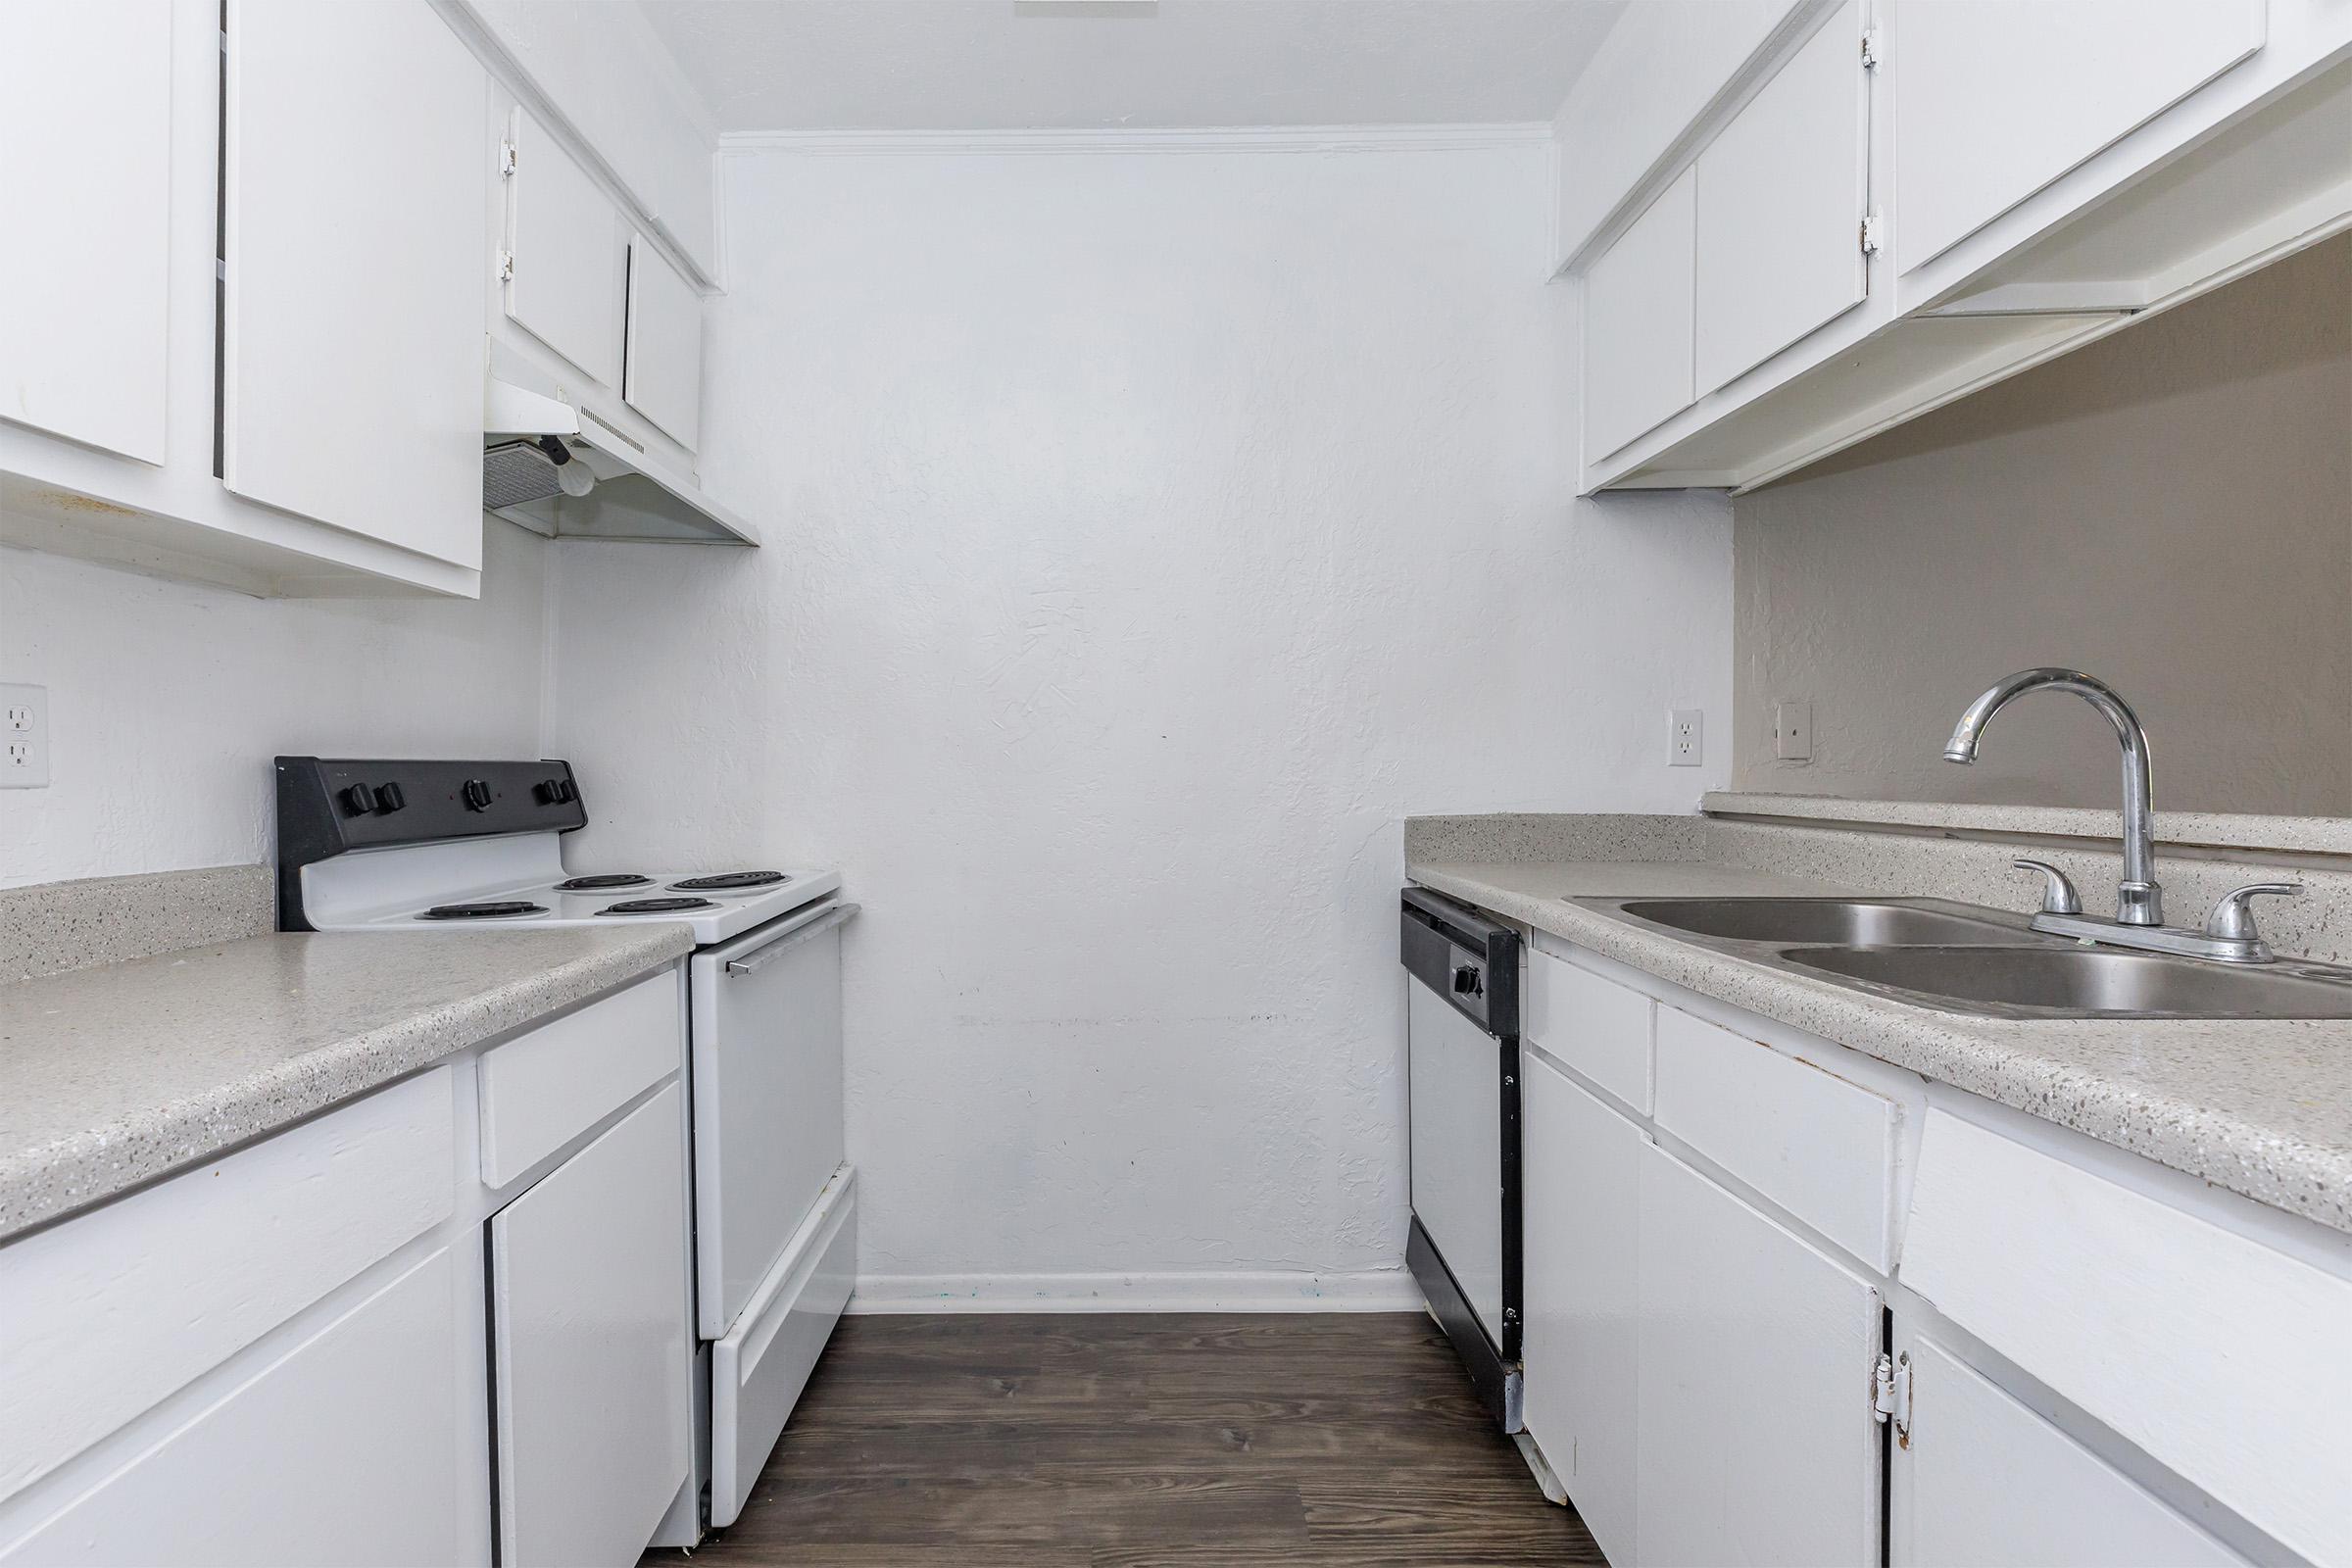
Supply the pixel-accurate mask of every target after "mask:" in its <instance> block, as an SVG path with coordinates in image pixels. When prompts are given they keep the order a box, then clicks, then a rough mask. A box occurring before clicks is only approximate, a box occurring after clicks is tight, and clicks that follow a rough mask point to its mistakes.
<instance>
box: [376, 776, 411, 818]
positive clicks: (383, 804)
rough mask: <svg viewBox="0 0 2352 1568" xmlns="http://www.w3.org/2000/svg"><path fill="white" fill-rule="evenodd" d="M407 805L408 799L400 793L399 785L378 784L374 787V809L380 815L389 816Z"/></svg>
mask: <svg viewBox="0 0 2352 1568" xmlns="http://www.w3.org/2000/svg"><path fill="white" fill-rule="evenodd" d="M408 804H409V798H408V796H407V795H405V794H403V793H402V792H401V788H400V786H399V785H397V784H378V785H377V786H376V787H375V809H376V810H377V811H378V812H379V813H381V814H382V815H385V816H390V815H391V814H392V813H393V812H394V811H397V810H399V809H401V808H402V807H404V806H406V805H408Z"/></svg>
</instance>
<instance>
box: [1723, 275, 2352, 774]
mask: <svg viewBox="0 0 2352 1568" xmlns="http://www.w3.org/2000/svg"><path fill="white" fill-rule="evenodd" d="M1734 516H1735V517H1736V519H1737V524H1736V530H1737V541H1738V543H1737V555H1738V580H1739V591H1738V607H1739V608H1738V619H1737V632H1736V635H1737V639H1738V649H1739V658H1738V662H1737V669H1738V677H1737V680H1738V690H1737V696H1736V703H1737V708H1738V720H1737V721H1738V725H1739V739H1738V749H1737V760H1738V764H1739V765H1738V769H1737V776H1738V779H1739V782H1740V785H1741V787H1743V788H1752V789H1772V790H1795V791H1801V792H1804V793H1807V794H1827V795H1845V796H1854V797H1865V798H1871V797H1887V798H1893V799H1897V800H1967V801H1999V802H2007V803H2016V804H2034V805H2063V806H2107V807H2112V806H2113V805H2114V804H2115V801H2116V798H2117V796H2116V791H2117V788H2118V786H2117V782H2116V763H2115V743H2114V741H2113V739H2112V738H2111V737H2110V736H2109V735H2108V733H2107V732H2106V730H2105V727H2104V726H2103V725H2101V724H2100V723H2099V721H2098V720H2097V719H2096V718H2095V717H2094V716H2093V715H2092V714H2091V713H2090V712H2089V711H2087V710H2085V709H2084V708H2083V707H2082V705H2081V704H2080V703H2075V702H2071V701H2067V700H2063V699H2058V698H2051V697H2040V698H2035V699H2034V700H2032V701H2030V702H2027V703H2024V704H2021V705H2020V706H2019V707H2018V708H2016V709H2015V710H2013V711H2010V712H2007V713H2004V714H2003V715H2002V716H2001V718H2000V719H1999V720H1998V721H1997V723H1996V724H1995V727H1994V729H1993V731H1992V733H1991V734H1990V735H1989V736H1988V738H1987V739H1986V741H1985V749H1984V753H1983V756H1982V758H1981V760H1979V761H1978V763H1977V765H1976V766H1974V767H1970V768H1960V767H1954V766H1951V765H1950V764H1948V763H1946V762H1944V761H1942V760H1940V756H1939V753H1940V751H1941V747H1942V742H1943V738H1944V736H1945V735H1947V734H1948V733H1950V730H1951V724H1952V721H1953V720H1954V719H1955V718H1957V717H1958V716H1959V713H1960V710H1961V709H1962V708H1963V707H1965V706H1966V705H1967V703H1968V700H1969V699H1970V698H1972V697H1974V696H1975V695H1976V694H1977V693H1978V692H1979V691H1981V690H1983V689H1984V688H1985V686H1987V685H1989V684H1990V683H1991V682H1992V681H1993V680H1994V679H1996V678H1997V677H1999V676H2001V675H2003V674H2006V673H2007V672H2008V671H2010V670H2012V669H2017V668H2022V667H2024V666H2027V665H2030V664H2045V663H2060V664H2079V665H2081V666H2082V667H2084V668H2086V669H2089V670H2091V671H2092V672H2094V673H2096V674H2099V675H2102V676H2104V677H2105V678H2106V679H2108V680H2109V681H2111V682H2113V683H2114V684H2115V685H2116V686H2117V687H2119V688H2120V689H2121V690H2122V691H2123V692H2124V694H2125V695H2126V696H2127V697H2128V698H2130V699H2131V702H2132V704H2133V706H2134V707H2136V708H2137V709H2138V710H2139V713H2140V716H2141V718H2142V719H2143V720H2144V721H2145V722H2146V724H2147V726H2148V730H2149V733H2150V736H2151V738H2152V742H2153V751H2154V756H2155V762H2156V797H2157V802H2158V804H2159V805H2162V806H2170V807H2175V808H2179V809H2204V810H2222V811H2267V812H2286V813H2309V814H2318V815H2344V814H2352V236H2348V237H2344V238H2338V239H2335V240H2332V241H2330V242H2328V243H2327V244H2326V245H2322V246H2319V247H2316V248H2315V249H2313V250H2310V251H2307V252H2305V253H2304V254H2302V255H2301V256H2298V257H2293V258H2290V259H2288V260H2287V261H2284V262H2281V263H2278V264H2276V265H2274V266H2273V267H2271V268H2269V269H2268V270H2264V271H2261V272H2257V273H2255V274H2253V275H2252V276H2250V277H2247V278H2244V279H2241V280H2240V281H2238V282H2236V283H2234V284H2231V285H2230V286H2229V287H2228V288H2225V289H2221V290H2218V291H2216V292H2215V293H2213V294H2210V295H2208V296H2206V297H2205V298H2204V299H2202V300H2198V301H2195V302H2192V303H2190V304H2188V305H2184V306H2181V307H2180V308H2179V309H2177V310H2174V311H2171V312H2168V313H2167V314H2165V315H2163V316H2159V317H2157V318H2155V319H2152V320H2148V321H2143V322H2140V323H2138V324H2136V325H2134V326H2131V327H2128V328H2126V329H2125V330H2124V331H2122V332H2119V333H2117V334H2116V335H2115V336H2113V337H2111V338H2107V339H2105V340H2104V341H2102V342H2099V343H2096V344H2093V345H2091V346H2090V347H2088V348H2085V349H2082V350H2081V351H2079V352H2077V353H2075V354H2072V355H2069V356H2067V357H2066V358H2064V359H2060V360H2057V361H2054V362H2052V363H2051V364H2049V365H2046V366H2043V367H2041V368H2038V369H2035V370H2032V371H2029V372H2027V373H2026V374H2024V375H2021V376H2019V377H2017V378H2016V379H2015V380H2012V381H2007V382H2004V383H2002V384H2000V385H1998V386H1994V387H1991V388H1988V389H1986V390H1985V391H1984V392H1982V393H1979V394H1978V395H1977V396H1975V397H1973V398H1970V399H1968V400H1966V401H1964V402H1961V403H1957V404H1954V405H1953V406H1952V407H1950V408H1948V409H1944V410H1941V411H1938V412H1937V413H1936V414H1932V415H1929V416H1928V417H1925V418H1922V419H1919V420H1917V421H1915V422H1913V423H1911V424H1908V425H1905V426H1903V427H1902V428H1900V429H1897V430H1893V431H1890V432H1888V433H1887V434H1886V435H1883V436H1881V437H1879V438H1878V439H1876V440H1874V441H1871V442H1868V443H1866V444H1864V445H1862V446H1859V447H1856V448H1854V449H1853V450H1852V451H1850V452H1847V453H1844V454H1842V455H1840V456H1838V457H1836V458H1833V459H1831V460H1829V461H1828V462H1826V463H1824V464H1821V465H1819V466H1815V467H1813V468H1810V469H1808V470H1806V471H1805V472H1803V473H1801V474H1798V475H1797V476H1795V477H1794V478H1791V479H1789V480H1787V481H1785V482H1783V483H1781V484H1777V485H1774V486H1771V487H1770V488H1767V489H1764V490H1760V491H1757V492H1756V493H1754V494H1753V495H1749V496H1744V497H1742V498H1741V499H1740V501H1739V502H1738V503H1737V504H1736V506H1735V508H1734ZM1783 697H1804V698H1810V699H1811V700H1812V703H1813V721H1814V742H1813V751H1814V761H1813V764H1812V765H1811V766H1809V767H1795V766H1790V765H1788V764H1785V763H1780V762H1776V761H1775V760H1774V759H1773V745H1772V723H1773V719H1772V705H1773V703H1774V702H1775V701H1776V700H1777V699H1780V698H1783Z"/></svg>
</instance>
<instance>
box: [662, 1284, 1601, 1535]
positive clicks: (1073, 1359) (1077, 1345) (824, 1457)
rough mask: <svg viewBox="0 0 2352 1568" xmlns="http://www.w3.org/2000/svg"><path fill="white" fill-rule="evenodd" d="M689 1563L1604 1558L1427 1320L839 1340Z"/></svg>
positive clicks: (915, 1333) (1093, 1326) (1129, 1321)
mask: <svg viewBox="0 0 2352 1568" xmlns="http://www.w3.org/2000/svg"><path fill="white" fill-rule="evenodd" d="M693 1560H694V1564H695V1568H703V1565H705V1564H711V1565H713V1568H719V1565H727V1564H746V1565H749V1564H760V1565H767V1564H776V1565H782V1564H835V1565H840V1568H884V1565H888V1568H921V1565H925V1564H941V1565H953V1568H997V1565H1006V1568H1009V1565H1014V1564H1018V1565H1021V1568H1147V1565H1151V1564H1160V1563H1167V1564H1194V1565H1202V1564H1212V1563H1213V1564H1225V1565H1230V1568H1256V1565H1260V1564H1277V1563H1280V1564H1315V1563H1365V1564H1391V1565H1420V1564H1439V1563H1444V1564H1457V1565H1471V1564H1479V1565H1497V1568H1499V1565H1515V1564H1527V1563H1597V1562H1600V1561H1601V1560H1602V1559H1601V1556H1600V1553H1599V1552H1598V1551H1597V1550H1596V1549H1594V1547H1593V1538H1592V1537H1591V1536H1590V1535H1588V1534H1587V1533H1586V1531H1585V1528H1584V1525H1583V1524H1582V1523H1581V1522H1580V1521H1579V1520H1578V1519H1577V1517H1576V1515H1575V1513H1574V1512H1572V1511H1571V1510H1569V1509H1567V1508H1562V1507H1558V1506H1556V1505H1554V1504H1552V1503H1548V1502H1546V1501H1544V1496H1543V1494H1542V1493H1540V1492H1539V1491H1538V1490H1537V1489H1536V1484H1535V1481H1534V1480H1533V1479H1532V1478H1531V1477H1530V1476H1529V1475H1528V1473H1527V1468H1526V1466H1525V1465H1524V1464H1523V1463H1521V1461H1520V1458H1519V1454H1518V1451H1517V1449H1516V1448H1514V1447H1513V1446H1512V1445H1511V1443H1510V1441H1509V1440H1508V1439H1506V1438H1503V1437H1502V1436H1500V1435H1499V1434H1497V1433H1496V1432H1495V1430H1494V1428H1493V1427H1492V1426H1490V1425H1489V1424H1488V1423H1487V1420H1486V1417H1485V1415H1484V1413H1483V1412H1482V1411H1481V1410H1480V1409H1479V1407H1478V1405H1477V1403H1476V1402H1475V1401H1474V1400H1473V1399H1472V1398H1471V1396H1470V1391H1469V1385H1468V1383H1467V1381H1466V1380H1465V1379H1464V1377H1463V1374H1462V1370H1461V1368H1460V1367H1459V1366H1458V1365H1457V1364H1456V1363H1455V1362H1454V1359H1453V1352H1452V1350H1451V1349H1450V1348H1448V1347H1447V1346H1446V1341H1445V1340H1444V1338H1443V1337H1442V1336H1440V1334H1439V1333H1438V1331H1437V1329H1436V1327H1435V1326H1434V1325H1433V1324H1431V1323H1430V1321H1429V1320H1428V1319H1427V1318H1426V1317H1423V1316H1420V1315H1419V1314H1414V1315H1410V1316H1407V1315H1402V1314H1388V1313H1378V1314H1365V1313H1349V1314H1345V1315H1340V1314H1334V1315H1312V1316H1305V1315H1292V1314H1257V1315H1224V1314H1219V1315H1209V1314H1184V1315H1172V1314H1171V1315H1158V1314H1153V1315H1138V1316H1098V1315H1092V1314H1088V1315H1067V1314H1060V1315H1053V1316H996V1315H957V1316H942V1317H852V1318H845V1319H844V1320H843V1321H842V1324H841V1329H840V1332H839V1333H838V1335H837V1336H836V1337H835V1339H834V1341H833V1346H832V1348H831V1349H830V1350H829V1351H828V1352H827V1353H826V1357H825V1360H824V1362H823V1364H822V1365H820V1366H819V1367H818V1369H817V1372H816V1376H815V1377H814V1379H812V1380H811V1381H810V1383H809V1390H808V1393H807V1394H806V1395H804V1396H803V1397H802V1400H801V1404H800V1407H799V1408H798V1409H797V1410H796V1411H795V1412H794V1413H793V1418H792V1425H791V1427H790V1428H789V1429H788V1430H787V1431H786V1432H785V1434H784V1441H783V1442H782V1443H781V1444H779V1445H778V1446H777V1448H776V1453H775V1457H774V1458H773V1459H771V1460H770V1461H769V1463H768V1466H767V1470H766V1472H765V1474H764V1475H762V1476H761V1477H760V1484H759V1486H758V1488H757V1489H756V1491H755V1492H754V1494H753V1496H752V1500H751V1503H750V1505H749V1506H748V1507H747V1508H746V1509H745V1510H744V1514H743V1517H742V1518H741V1519H739V1520H737V1521H736V1523H735V1524H734V1525H733V1526H732V1527H731V1528H729V1529H727V1530H725V1531H723V1532H720V1533H718V1534H717V1535H716V1536H715V1537H714V1538H713V1539H712V1540H711V1541H710V1542H708V1543H706V1544H704V1545H703V1546H702V1547H701V1548H700V1549H698V1550H697V1551H696V1552H695V1553H694V1558H693ZM646 1562H647V1563H648V1564H659V1565H662V1568H677V1564H678V1556H677V1554H676V1553H674V1552H652V1553H649V1554H648V1555H647V1557H646Z"/></svg>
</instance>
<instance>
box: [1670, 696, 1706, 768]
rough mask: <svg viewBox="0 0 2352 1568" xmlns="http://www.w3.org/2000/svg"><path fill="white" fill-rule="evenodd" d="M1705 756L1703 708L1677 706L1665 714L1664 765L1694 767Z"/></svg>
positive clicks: (1704, 716)
mask: <svg viewBox="0 0 2352 1568" xmlns="http://www.w3.org/2000/svg"><path fill="white" fill-rule="evenodd" d="M1706 756H1707V715H1706V712H1705V711H1704V710H1702V709H1696V708H1677V709H1675V710H1673V711H1671V712H1669V713H1668V714H1667V715H1666V765H1667V766H1668V767H1696V766H1697V765H1698V764H1699V763H1700V762H1702V761H1704V760H1706Z"/></svg>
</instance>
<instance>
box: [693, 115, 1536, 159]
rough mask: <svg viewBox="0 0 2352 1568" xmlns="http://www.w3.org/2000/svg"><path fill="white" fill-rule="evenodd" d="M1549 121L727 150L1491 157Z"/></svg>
mask: <svg viewBox="0 0 2352 1568" xmlns="http://www.w3.org/2000/svg"><path fill="white" fill-rule="evenodd" d="M1550 143H1551V123H1550V122H1549V121H1545V120H1539V121H1524V122H1511V123H1500V124H1492V125H1220V126H1209V127H1200V128H1174V129H1169V128H1156V127H1154V128H1138V127H1110V128H1104V129H1093V128H1085V129H1067V130H1063V129H1053V130H731V131H728V132H726V133H725V134H724V135H722V136H720V137H719V138H718V150H719V152H720V153H722V154H726V153H751V152H791V153H808V154H815V155H820V156H833V157H841V156H849V157H874V156H888V155H891V154H899V155H906V154H931V155H940V154H955V153H989V154H995V155H999V156H1009V155H1014V154H1050V155H1052V154H1070V153H1357V152H1366V153H1369V152H1486V151H1492V150H1494V149H1496V148H1504V147H1537V146H1549V145H1550Z"/></svg>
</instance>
